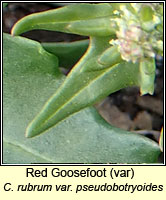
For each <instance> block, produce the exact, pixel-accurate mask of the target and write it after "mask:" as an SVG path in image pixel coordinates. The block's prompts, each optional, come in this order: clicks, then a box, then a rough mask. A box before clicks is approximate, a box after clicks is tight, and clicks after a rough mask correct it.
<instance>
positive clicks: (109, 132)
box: [3, 3, 163, 163]
mask: <svg viewBox="0 0 166 200" xmlns="http://www.w3.org/2000/svg"><path fill="white" fill-rule="evenodd" d="M34 29H43V30H51V31H60V32H65V33H72V34H79V35H82V36H89V40H84V41H78V42H72V43H43V44H40V43H38V42H36V41H33V40H29V39H26V38H24V37H20V36H18V35H20V34H22V33H24V32H26V31H30V30H34ZM11 34H12V36H11V35H8V34H4V36H3V40H4V41H3V43H4V44H3V47H4V49H3V51H4V60H3V62H4V74H3V78H4V124H3V126H4V135H3V139H4V162H6V163H43V162H44V163H154V162H157V159H158V156H159V155H160V153H161V150H160V147H159V145H158V144H157V143H155V142H154V141H152V140H150V139H148V138H146V137H143V136H140V135H138V134H135V133H131V132H127V131H124V130H121V129H119V128H116V127H113V126H111V125H109V124H108V123H107V122H106V121H105V120H104V119H103V118H102V117H101V116H100V115H99V114H98V112H97V111H96V110H95V108H93V107H91V106H92V105H94V104H95V103H96V102H99V101H100V100H102V99H104V98H105V97H106V96H108V95H110V94H111V93H113V92H115V91H118V90H120V89H122V88H126V87H129V86H138V87H140V93H141V95H144V94H148V93H149V94H151V95H152V94H153V91H154V79H155V54H161V55H162V48H163V38H162V37H163V5H162V3H101V4H84V3H81V4H75V5H69V6H65V7H62V8H59V9H54V10H49V11H45V12H40V13H36V14H31V15H29V16H26V17H24V18H23V19H21V20H20V21H18V22H17V23H16V24H15V25H14V27H13V29H12V33H11ZM88 45H89V46H88ZM87 46H88V49H87V51H86V52H85V53H84V55H83V56H82V58H81V59H80V60H79V61H78V62H77V63H76V64H75V65H74V66H73V68H72V70H71V71H70V73H69V74H68V75H67V76H66V77H65V76H64V75H62V73H61V72H60V70H59V68H58V63H59V65H60V67H62V66H63V67H69V66H70V65H72V64H73V63H74V61H75V60H77V59H78V57H80V56H81V55H82V54H83V52H84V51H85V49H86V48H87ZM58 60H59V61H58ZM47 99H48V100H47ZM43 105H44V106H43ZM42 107H43V108H42ZM40 110H41V111H40ZM37 113H38V114H37ZM28 124H29V125H28ZM25 132H26V138H25V136H24V133H25ZM36 136H38V137H36ZM29 138H31V139H29ZM160 143H162V142H160Z"/></svg>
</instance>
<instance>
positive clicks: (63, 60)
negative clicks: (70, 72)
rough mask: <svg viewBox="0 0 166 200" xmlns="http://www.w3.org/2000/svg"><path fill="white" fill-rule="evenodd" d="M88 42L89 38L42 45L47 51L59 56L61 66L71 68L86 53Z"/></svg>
mask: <svg viewBox="0 0 166 200" xmlns="http://www.w3.org/2000/svg"><path fill="white" fill-rule="evenodd" d="M88 44H89V40H81V41H76V42H70V43H67V42H57V43H56V42H55V43H42V46H43V48H44V49H45V50H46V51H48V52H50V53H52V54H54V55H56V56H57V57H58V59H59V66H60V67H65V68H70V67H72V66H73V65H74V64H75V63H76V62H77V61H78V60H79V59H80V58H81V56H82V55H83V54H84V53H85V51H86V50H87V48H88Z"/></svg>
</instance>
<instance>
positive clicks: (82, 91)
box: [26, 37, 139, 137]
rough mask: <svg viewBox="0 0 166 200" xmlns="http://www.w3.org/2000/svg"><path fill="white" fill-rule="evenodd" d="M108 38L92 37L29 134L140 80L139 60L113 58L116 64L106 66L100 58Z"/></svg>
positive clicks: (48, 126)
mask: <svg viewBox="0 0 166 200" xmlns="http://www.w3.org/2000/svg"><path fill="white" fill-rule="evenodd" d="M108 41H109V37H108V38H103V37H102V38H92V39H91V42H90V47H89V48H88V51H87V52H86V54H85V55H84V56H83V58H82V59H81V60H80V62H78V63H77V64H76V65H75V66H74V68H73V69H72V71H71V72H70V73H69V75H68V76H67V78H66V80H65V81H64V84H62V85H61V87H60V88H59V89H58V90H57V92H56V93H55V94H54V95H53V96H52V97H51V98H50V99H49V100H48V101H47V102H46V104H45V106H44V107H43V109H42V110H41V112H40V113H39V114H38V115H37V116H36V117H35V119H34V120H33V121H32V122H31V123H30V124H29V126H28V128H27V131H26V135H27V137H34V136H36V135H38V134H41V133H42V132H44V131H46V130H47V129H49V128H51V127H53V126H54V125H56V124H57V123H58V122H60V121H62V120H64V119H65V118H66V117H68V116H70V115H72V114H74V113H75V112H78V111H80V110H81V109H83V108H85V107H88V106H90V105H93V104H94V103H96V102H98V101H100V100H101V99H103V98H105V97H106V96H108V95H109V94H111V93H113V92H115V91H117V90H120V89H121V88H125V87H127V86H132V85H137V84H138V80H137V79H138V78H139V66H138V64H133V63H127V62H122V63H116V64H115V63H114V62H113V65H111V63H110V66H107V68H106V67H105V66H103V65H101V64H100V63H99V62H98V58H99V57H100V55H101V54H102V53H103V52H105V49H107V48H108V46H109V43H108Z"/></svg>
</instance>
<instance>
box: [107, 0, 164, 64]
mask: <svg viewBox="0 0 166 200" xmlns="http://www.w3.org/2000/svg"><path fill="white" fill-rule="evenodd" d="M161 6H162V5H159V3H130V4H122V5H120V6H119V9H118V10H115V12H114V13H115V15H116V16H117V17H116V18H114V19H111V20H112V21H114V22H115V25H116V26H117V29H118V31H117V32H116V36H117V39H116V40H111V41H110V44H112V45H118V49H119V51H120V53H121V57H122V59H124V60H126V61H132V62H134V63H135V62H137V61H140V60H141V59H144V58H146V57H151V58H152V57H155V53H158V52H162V48H163V42H162V36H163V34H162V23H163V22H162V13H161Z"/></svg>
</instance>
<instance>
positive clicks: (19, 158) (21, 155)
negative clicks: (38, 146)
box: [3, 140, 49, 164]
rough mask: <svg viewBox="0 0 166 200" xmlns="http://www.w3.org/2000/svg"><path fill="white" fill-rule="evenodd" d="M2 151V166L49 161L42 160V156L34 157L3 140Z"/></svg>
mask: <svg viewBox="0 0 166 200" xmlns="http://www.w3.org/2000/svg"><path fill="white" fill-rule="evenodd" d="M3 149H4V151H3V163H4V164H5V163H10V164H19V163H24V164H29V163H49V161H48V160H45V159H43V158H42V156H36V155H35V154H34V153H31V152H28V149H24V148H22V147H20V146H17V145H15V144H11V143H8V142H6V141H5V140H4V141H3Z"/></svg>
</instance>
